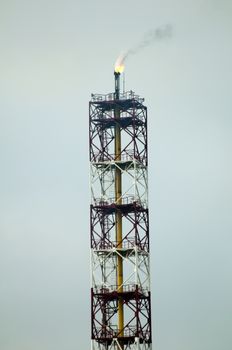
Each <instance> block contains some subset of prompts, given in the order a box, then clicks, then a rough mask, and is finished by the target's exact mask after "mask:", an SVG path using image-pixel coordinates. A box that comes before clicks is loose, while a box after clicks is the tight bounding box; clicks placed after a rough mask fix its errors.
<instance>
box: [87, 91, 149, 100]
mask: <svg viewBox="0 0 232 350" xmlns="http://www.w3.org/2000/svg"><path fill="white" fill-rule="evenodd" d="M91 97H92V102H101V101H108V102H111V101H115V94H114V93H109V94H92V95H91ZM119 100H135V101H137V102H139V103H143V102H144V98H142V97H140V96H139V95H136V94H135V93H134V91H132V90H130V91H126V92H123V93H120V94H119Z"/></svg>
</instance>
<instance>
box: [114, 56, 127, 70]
mask: <svg viewBox="0 0 232 350" xmlns="http://www.w3.org/2000/svg"><path fill="white" fill-rule="evenodd" d="M123 61H124V56H123V55H120V56H119V57H118V58H117V60H116V62H115V65H114V71H115V72H116V73H122V72H123V71H124V67H125V66H124V63H123Z"/></svg>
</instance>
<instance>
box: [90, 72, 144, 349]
mask: <svg viewBox="0 0 232 350" xmlns="http://www.w3.org/2000/svg"><path fill="white" fill-rule="evenodd" d="M114 75H115V92H114V93H111V94H108V95H98V94H94V95H92V99H91V101H90V102H89V142H90V147H89V149H90V169H91V170H90V179H91V197H92V198H91V205H90V242H91V276H92V278H91V283H92V285H91V339H92V347H91V349H92V350H112V349H113V350H129V349H130V350H132V349H133V350H135V349H136V350H151V297H150V264H149V220H148V198H147V193H148V183H147V108H146V107H145V106H144V104H143V102H144V99H142V98H140V97H139V96H138V95H135V93H134V92H132V91H129V92H124V93H120V73H116V72H115V73H114Z"/></svg>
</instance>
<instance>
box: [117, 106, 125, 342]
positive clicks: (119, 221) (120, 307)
mask: <svg viewBox="0 0 232 350" xmlns="http://www.w3.org/2000/svg"><path fill="white" fill-rule="evenodd" d="M115 119H120V110H119V109H118V108H116V109H115ZM115 160H121V131H120V125H119V124H118V123H116V124H115ZM121 196H122V174H121V170H120V169H118V168H117V167H115V200H116V203H117V204H122V199H121ZM115 226H116V242H117V247H118V248H122V214H121V211H120V210H118V209H117V210H116V214H115ZM122 284H123V259H122V258H121V256H117V287H118V292H119V293H120V292H123V287H122ZM123 328H124V312H123V299H122V297H119V300H118V330H119V334H120V336H123Z"/></svg>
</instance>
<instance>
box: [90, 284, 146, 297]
mask: <svg viewBox="0 0 232 350" xmlns="http://www.w3.org/2000/svg"><path fill="white" fill-rule="evenodd" d="M137 288H138V289H137ZM120 289H121V290H120V292H122V293H133V292H135V291H136V289H137V290H138V293H140V294H144V295H147V294H148V287H141V286H138V287H137V285H136V284H134V283H133V284H126V285H123V286H122V287H120ZM117 290H118V286H117V285H110V286H108V287H102V286H95V287H94V289H93V291H94V293H96V294H109V293H113V292H117Z"/></svg>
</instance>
